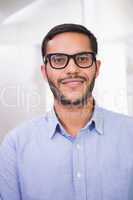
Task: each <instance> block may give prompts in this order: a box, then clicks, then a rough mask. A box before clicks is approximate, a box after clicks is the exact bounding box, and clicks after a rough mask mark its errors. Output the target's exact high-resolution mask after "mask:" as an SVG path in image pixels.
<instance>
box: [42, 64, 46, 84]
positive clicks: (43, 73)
mask: <svg viewBox="0 0 133 200" xmlns="http://www.w3.org/2000/svg"><path fill="white" fill-rule="evenodd" d="M41 73H42V76H43V78H44V80H46V79H47V74H46V66H45V65H44V64H43V65H41Z"/></svg>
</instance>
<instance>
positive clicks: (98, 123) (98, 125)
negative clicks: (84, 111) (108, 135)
mask: <svg viewBox="0 0 133 200" xmlns="http://www.w3.org/2000/svg"><path fill="white" fill-rule="evenodd" d="M91 121H92V122H94V124H95V129H96V131H97V133H99V134H100V135H103V134H104V115H103V110H102V108H100V107H99V106H98V105H95V108H94V112H93V115H92V118H91Z"/></svg>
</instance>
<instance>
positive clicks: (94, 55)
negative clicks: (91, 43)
mask: <svg viewBox="0 0 133 200" xmlns="http://www.w3.org/2000/svg"><path fill="white" fill-rule="evenodd" d="M83 54H90V55H92V63H91V65H89V66H86V67H82V66H80V65H79V64H78V63H77V61H76V56H78V55H83ZM53 55H64V56H67V62H66V64H65V65H64V66H63V67H60V68H56V67H54V66H53V65H52V62H51V57H52V56H53ZM71 58H72V59H73V60H74V62H75V64H76V65H77V66H78V67H80V68H83V69H85V68H90V67H91V66H92V65H93V63H94V62H96V53H94V52H80V53H76V54H72V55H70V54H65V53H51V54H47V55H46V56H45V57H44V59H43V61H44V64H45V65H47V63H48V61H49V63H50V66H51V67H52V68H53V69H64V68H65V67H66V66H67V65H68V63H69V61H70V59H71Z"/></svg>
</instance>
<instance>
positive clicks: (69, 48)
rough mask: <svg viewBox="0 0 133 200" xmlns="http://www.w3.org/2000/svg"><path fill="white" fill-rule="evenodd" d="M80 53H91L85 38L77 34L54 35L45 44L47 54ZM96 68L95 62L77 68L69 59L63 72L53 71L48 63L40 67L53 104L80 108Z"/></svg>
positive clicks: (91, 87) (97, 70)
mask: <svg viewBox="0 0 133 200" xmlns="http://www.w3.org/2000/svg"><path fill="white" fill-rule="evenodd" d="M80 52H92V49H91V45H90V41H89V38H88V37H87V36H86V35H84V34H81V33H72V32H69V33H61V34H58V35H56V36H55V37H54V38H53V39H52V40H50V41H49V42H48V45H47V54H53V53H64V54H70V55H71V54H76V53H80ZM99 66H100V62H99V61H96V63H95V62H94V63H93V65H92V66H91V67H90V68H79V67H78V66H77V65H76V64H75V62H74V60H73V59H70V60H69V63H68V65H67V66H66V67H65V68H63V69H53V68H52V67H51V66H50V63H49V62H48V63H47V65H46V66H43V67H42V73H43V76H44V77H45V76H46V77H47V80H48V82H49V85H50V88H51V90H52V92H53V95H54V99H55V101H58V102H60V103H62V104H63V105H79V104H82V105H83V104H85V103H86V102H87V99H88V98H89V97H90V96H91V93H92V90H93V87H94V82H95V78H96V77H97V75H98V73H99Z"/></svg>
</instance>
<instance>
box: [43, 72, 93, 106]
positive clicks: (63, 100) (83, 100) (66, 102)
mask: <svg viewBox="0 0 133 200" xmlns="http://www.w3.org/2000/svg"><path fill="white" fill-rule="evenodd" d="M47 79H48V83H49V86H50V89H51V91H52V93H53V95H54V98H55V99H56V101H57V102H58V103H60V104H62V105H63V106H69V107H73V106H74V107H77V106H78V107H84V106H86V105H87V102H88V99H89V98H90V97H91V96H92V91H93V88H94V85H95V79H96V73H95V74H94V76H93V79H92V80H91V82H90V83H88V85H87V88H86V91H85V92H84V94H83V95H82V96H81V97H79V98H77V99H75V100H71V99H68V98H67V96H65V95H64V94H62V92H61V91H60V89H59V88H58V87H57V86H56V85H55V83H54V82H53V81H52V80H51V79H50V78H49V77H48V76H47Z"/></svg>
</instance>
